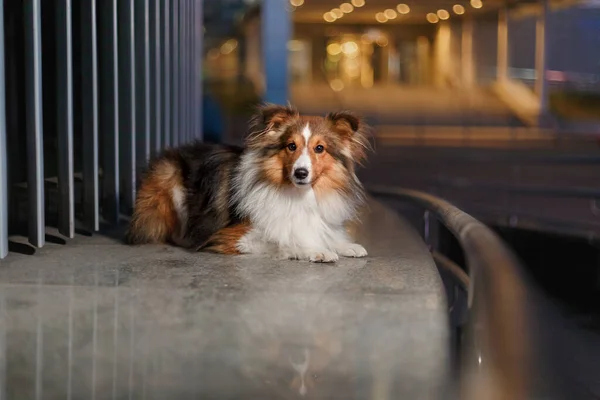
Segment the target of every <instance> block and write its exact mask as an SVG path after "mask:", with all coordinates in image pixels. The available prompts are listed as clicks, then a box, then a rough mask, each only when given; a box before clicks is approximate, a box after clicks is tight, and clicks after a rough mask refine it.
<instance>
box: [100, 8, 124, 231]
mask: <svg viewBox="0 0 600 400" xmlns="http://www.w3.org/2000/svg"><path fill="white" fill-rule="evenodd" d="M98 5H99V6H100V13H101V15H100V17H101V18H100V21H101V22H100V29H101V32H100V35H98V39H99V42H100V51H101V52H102V58H101V63H102V65H101V68H100V87H102V90H101V91H100V103H101V104H100V132H101V135H102V139H103V148H102V153H103V154H102V158H103V166H102V169H103V176H102V188H103V196H102V197H103V199H102V213H103V215H104V217H105V218H106V220H107V221H109V222H113V223H116V222H118V221H119V200H120V199H119V191H120V187H119V56H118V50H119V49H118V44H117V0H102V1H100V2H98Z"/></svg>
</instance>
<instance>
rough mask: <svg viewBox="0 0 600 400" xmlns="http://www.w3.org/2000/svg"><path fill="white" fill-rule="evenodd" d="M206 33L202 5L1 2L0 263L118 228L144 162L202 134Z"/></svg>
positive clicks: (137, 0) (149, 0) (170, 0)
mask: <svg viewBox="0 0 600 400" xmlns="http://www.w3.org/2000/svg"><path fill="white" fill-rule="evenodd" d="M202 36H203V27H202V1H201V0H44V1H42V0H24V1H15V2H13V1H10V2H9V1H6V0H0V258H4V257H5V256H6V255H7V253H8V251H9V240H8V236H9V234H12V233H18V234H22V235H24V236H27V237H28V240H29V243H30V244H31V245H33V246H35V247H37V248H40V247H42V246H44V243H45V230H46V226H47V225H54V226H56V227H57V228H58V231H59V232H60V234H62V235H64V236H65V237H68V238H73V237H74V235H75V231H76V228H77V229H78V228H80V227H81V228H82V229H85V230H86V231H89V232H94V231H97V230H99V228H100V225H101V222H106V223H109V224H114V223H117V222H118V221H119V216H120V214H121V213H122V212H128V211H130V210H131V207H132V205H133V202H134V199H135V192H136V177H137V176H138V174H139V172H140V169H141V168H142V167H143V166H144V165H145V164H146V162H147V160H148V159H149V158H150V157H152V156H153V155H155V154H157V153H158V152H160V151H161V150H162V149H163V148H165V147H168V146H177V145H180V144H182V143H185V142H189V141H191V140H193V139H195V138H199V137H200V135H201V129H200V123H201V120H200V118H201V90H202V89H201V66H200V65H201V46H202ZM80 224H81V225H80Z"/></svg>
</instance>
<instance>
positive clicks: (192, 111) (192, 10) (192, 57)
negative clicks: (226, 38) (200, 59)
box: [188, 0, 196, 140]
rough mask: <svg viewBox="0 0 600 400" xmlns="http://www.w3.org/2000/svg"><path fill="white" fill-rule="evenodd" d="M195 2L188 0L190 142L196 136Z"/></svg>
mask: <svg viewBox="0 0 600 400" xmlns="http://www.w3.org/2000/svg"><path fill="white" fill-rule="evenodd" d="M195 15H196V1H195V0H190V10H189V18H190V23H189V29H188V31H189V35H190V43H189V49H190V50H189V55H190V58H189V61H188V74H189V75H188V76H189V81H188V85H189V87H190V91H189V99H190V115H189V117H188V118H189V121H190V122H189V124H190V140H194V139H195V135H196V122H195V117H194V116H195V115H196V85H195V83H194V82H195V79H194V65H195V64H196V63H195V59H196V52H195V51H194V48H195V47H196V45H195V43H196V34H195V32H194V30H195V29H196V28H195V26H196V23H195V22H196V18H195Z"/></svg>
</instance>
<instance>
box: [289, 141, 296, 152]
mask: <svg viewBox="0 0 600 400" xmlns="http://www.w3.org/2000/svg"><path fill="white" fill-rule="evenodd" d="M287 148H288V149H289V150H290V151H296V143H290V144H288V145H287Z"/></svg>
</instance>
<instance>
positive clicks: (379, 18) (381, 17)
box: [375, 12, 388, 24]
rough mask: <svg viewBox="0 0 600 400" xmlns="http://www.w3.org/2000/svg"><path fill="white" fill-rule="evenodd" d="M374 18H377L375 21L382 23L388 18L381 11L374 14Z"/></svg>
mask: <svg viewBox="0 0 600 400" xmlns="http://www.w3.org/2000/svg"><path fill="white" fill-rule="evenodd" d="M375 19H376V20H377V22H379V23H381V24H383V23H384V22H387V20H388V18H387V17H386V16H385V14H384V13H382V12H378V13H377V14H375Z"/></svg>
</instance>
